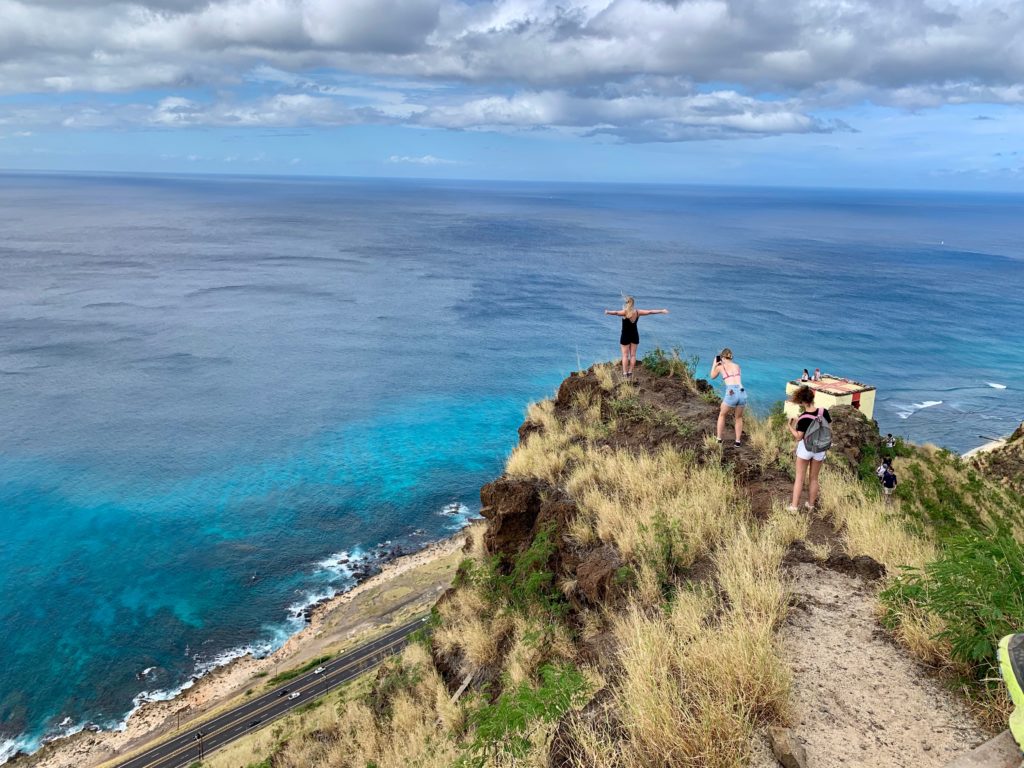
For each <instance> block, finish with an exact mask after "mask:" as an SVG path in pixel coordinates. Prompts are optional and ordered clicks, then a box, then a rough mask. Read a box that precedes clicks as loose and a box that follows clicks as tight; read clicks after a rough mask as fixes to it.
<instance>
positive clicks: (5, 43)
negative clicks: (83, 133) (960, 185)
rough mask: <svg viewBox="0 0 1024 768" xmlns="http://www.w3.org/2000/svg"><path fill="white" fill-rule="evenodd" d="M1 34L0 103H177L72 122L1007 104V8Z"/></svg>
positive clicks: (630, 120)
mask: <svg viewBox="0 0 1024 768" xmlns="http://www.w3.org/2000/svg"><path fill="white" fill-rule="evenodd" d="M0 19H3V22H2V25H0V90H2V91H3V92H6V93H26V92H50V93H60V94H68V93H73V94H76V95H79V96H81V94H103V93H107V92H114V91H128V92H130V91H133V90H141V89H154V88H159V89H162V90H164V91H165V92H167V91H174V92H175V94H176V95H174V96H171V97H168V98H164V99H163V100H157V103H155V104H148V105H147V104H145V103H138V104H134V105H127V106H126V105H125V104H124V103H123V101H124V100H123V99H119V100H118V101H117V102H114V103H109V104H104V103H102V102H100V101H98V100H97V98H96V97H91V98H90V97H87V96H86V97H82V98H80V99H79V103H78V104H76V105H74V106H64V107H60V108H54V109H51V110H50V113H51V114H50V116H49V118H48V119H49V120H50V122H51V124H59V125H64V126H65V127H68V128H89V127H100V126H103V125H135V124H141V125H147V126H152V127H160V128H168V129H170V128H175V127H185V126H203V125H209V126H238V127H247V126H259V127H281V126H298V125H349V124H356V123H410V124H417V125H425V126H434V127H440V128H451V129H466V130H473V129H496V130H532V129H536V128H550V129H554V130H562V131H572V132H578V133H583V134H587V133H589V134H593V133H601V134H608V135H612V136H615V137H617V138H618V139H620V140H625V141H678V140H690V139H701V138H730V137H741V136H763V135H776V134H782V133H809V132H821V131H829V130H836V129H837V128H842V126H841V125H839V124H837V123H829V122H827V121H825V120H823V119H821V118H820V117H817V116H816V113H819V112H821V111H823V110H827V109H835V108H843V107H846V106H849V105H856V104H861V103H864V102H872V103H875V104H880V105H886V106H892V107H897V108H901V109H911V110H914V109H926V108H934V107H941V106H943V105H948V104H1010V105H1018V104H1024V3H1021V2H1019V1H1018V0H907V2H901V3H895V4H894V3H891V2H889V1H888V0H844V2H841V3H840V2H822V0H792V2H787V3H778V2H772V1H769V0H685V1H683V0H344V1H342V0H208V1H207V0H109V1H108V0H36V1H35V2H28V0H0ZM246 81H248V83H249V84H250V86H251V87H252V88H257V89H259V90H261V91H262V93H263V95H261V96H259V97H253V96H252V95H251V88H247V89H243V88H239V87H238V86H240V85H241V84H243V83H245V82H246ZM723 84H727V85H723ZM198 86H202V87H205V89H206V92H213V93H216V94H217V96H216V98H215V99H214V100H213V101H212V102H211V101H200V100H199V99H198V97H195V96H193V95H192V94H194V93H197V92H198V91H197V90H195V89H196V87H198ZM62 98H63V99H65V100H66V99H67V98H68V97H67V96H64V97H62ZM61 103H62V104H66V103H67V102H66V101H63V102H61ZM5 109H6V110H7V113H6V114H0V120H2V121H4V122H7V123H10V122H11V115H12V114H13V108H12V107H7V108H5ZM19 109H20V108H19ZM43 112H45V110H36V111H35V112H34V115H35V116H36V117H37V118H42V117H43ZM24 114H26V115H28V114H29V113H28V112H25V113H24ZM29 116H31V115H29Z"/></svg>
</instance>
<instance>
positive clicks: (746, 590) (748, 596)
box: [715, 526, 788, 628]
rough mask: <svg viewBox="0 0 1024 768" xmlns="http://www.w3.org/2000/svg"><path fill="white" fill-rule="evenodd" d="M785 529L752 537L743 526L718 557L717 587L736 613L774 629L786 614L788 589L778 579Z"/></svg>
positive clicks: (785, 545) (773, 530) (718, 553)
mask: <svg viewBox="0 0 1024 768" xmlns="http://www.w3.org/2000/svg"><path fill="white" fill-rule="evenodd" d="M782 530H783V529H782V528H781V527H780V528H767V527H766V528H765V529H762V530H761V531H760V533H759V534H758V533H755V534H754V536H752V535H751V533H750V531H749V530H748V529H747V527H746V526H743V527H741V528H740V529H739V531H738V532H737V533H736V535H735V536H734V538H733V539H732V541H730V542H729V543H728V545H727V546H725V547H723V548H722V549H720V550H719V551H718V552H717V553H716V555H715V566H716V571H717V576H718V584H719V586H720V587H721V588H722V590H723V591H724V592H725V594H726V595H727V596H728V598H729V603H730V606H731V609H732V611H733V613H735V614H736V615H739V616H743V617H746V618H747V619H749V620H750V621H752V622H754V623H758V624H764V625H765V626H768V627H771V628H774V627H776V626H778V624H780V623H781V621H782V619H783V618H784V617H785V615H786V590H785V588H784V586H783V584H782V581H781V580H780V579H779V566H780V565H781V564H782V558H783V557H784V556H785V554H786V547H787V546H788V542H783V541H782V537H781V536H780V535H779V533H780V531H782ZM755 537H756V538H755Z"/></svg>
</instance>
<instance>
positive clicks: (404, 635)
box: [117, 617, 427, 768]
mask: <svg viewBox="0 0 1024 768" xmlns="http://www.w3.org/2000/svg"><path fill="white" fill-rule="evenodd" d="M426 620H427V619H426V617H423V618H419V619H416V620H415V621H411V622H409V623H408V624H405V625H403V626H401V627H399V628H398V629H394V630H392V631H391V632H388V633H387V634H386V635H384V636H383V637H380V638H378V639H377V640H374V641H373V642H372V643H367V644H366V645H363V646H360V647H359V648H357V649H356V650H354V651H350V652H349V653H346V654H345V655H344V656H339V657H338V658H336V659H332V660H331V661H328V662H324V664H323V665H322V666H323V668H324V671H323V672H321V673H320V674H319V675H315V674H313V672H312V671H310V672H307V673H306V674H304V675H301V676H299V677H296V678H294V679H292V680H289V681H288V682H287V683H284V684H283V685H281V686H279V687H278V688H274V689H273V690H270V691H268V692H267V693H264V694H261V695H260V696H258V697H256V698H255V699H253V700H252V701H247V702H246V703H245V704H242V705H241V706H239V707H236V708H235V709H232V710H230V711H228V712H225V713H223V714H221V715H218V716H217V717H215V718H214V719H212V720H208V721H207V722H205V723H202V724H201V725H198V726H196V727H194V728H190V729H187V730H184V731H182V732H181V733H180V734H178V735H176V736H174V737H173V738H171V739H169V740H167V741H165V742H163V743H162V744H159V745H158V746H155V747H153V748H152V749H149V750H146V751H145V752H142V753H140V754H138V755H135V756H134V757H132V758H131V759H129V760H125V761H124V762H122V763H117V768H184V767H185V766H189V765H192V764H193V763H195V762H196V761H197V760H199V759H200V757H199V756H200V741H201V743H202V754H203V755H204V756H205V755H209V754H210V753H211V752H212V751H213V750H215V749H217V748H219V747H223V746H224V745H225V744H229V743H230V742H232V741H234V740H235V739H238V738H241V737H242V736H244V735H245V734H247V733H249V732H250V731H252V730H255V729H259V728H262V727H263V726H265V725H266V724H267V723H269V722H270V721H271V720H276V719H277V718H279V717H281V716H282V715H284V714H287V713H288V712H290V711H291V710H293V709H296V708H297V707H301V706H302V705H304V704H308V703H309V702H311V701H313V699H315V698H316V697H317V696H322V695H323V694H324V693H326V692H327V691H328V690H330V689H331V688H334V687H336V686H338V685H340V684H342V683H344V682H347V681H349V680H351V679H353V678H355V677H358V676H359V675H361V674H362V673H363V672H365V671H366V670H368V669H372V668H373V667H375V666H376V665H377V664H379V663H380V662H381V661H383V660H384V659H386V658H387V657H388V656H391V655H392V654H395V653H397V652H398V651H400V650H401V649H402V648H403V647H405V644H406V643H407V642H408V639H409V635H410V634H411V633H413V632H415V631H416V630H417V629H419V628H420V627H422V626H423V624H424V623H425V622H426ZM294 693H298V694H299V695H298V696H297V697H295V698H294V699H292V698H289V694H294ZM200 734H201V735H202V739H201V740H200Z"/></svg>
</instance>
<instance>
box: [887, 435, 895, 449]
mask: <svg viewBox="0 0 1024 768" xmlns="http://www.w3.org/2000/svg"><path fill="white" fill-rule="evenodd" d="M885 447H886V448H888V449H890V450H892V449H893V448H895V447H896V438H895V437H893V436H892V432H890V433H889V434H887V435H886V436H885Z"/></svg>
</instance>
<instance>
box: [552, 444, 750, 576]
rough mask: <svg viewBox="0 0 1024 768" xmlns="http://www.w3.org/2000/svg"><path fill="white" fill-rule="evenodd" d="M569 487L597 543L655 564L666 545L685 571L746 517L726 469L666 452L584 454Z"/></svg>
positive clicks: (747, 511)
mask: <svg viewBox="0 0 1024 768" xmlns="http://www.w3.org/2000/svg"><path fill="white" fill-rule="evenodd" d="M566 487H567V488H568V490H569V492H570V493H571V494H572V496H573V497H574V498H575V499H576V500H577V503H578V505H579V508H580V512H579V514H580V516H583V517H585V518H586V519H587V520H589V521H590V522H591V524H592V525H593V528H594V530H595V531H596V533H597V536H598V538H599V539H600V540H601V541H603V542H607V543H610V544H614V545H615V546H616V547H618V549H619V551H620V552H621V553H622V555H623V556H624V557H625V558H627V559H630V560H641V561H642V560H643V559H644V558H648V559H650V558H652V557H655V556H656V555H655V554H654V553H655V552H657V551H658V550H659V549H660V548H661V547H662V545H663V544H664V540H665V539H666V538H668V539H670V540H671V542H672V544H673V546H674V548H675V553H676V555H677V557H678V558H679V559H678V565H680V566H681V567H685V566H687V565H690V564H691V563H693V562H694V560H696V559H697V558H698V557H700V556H702V555H704V554H706V553H707V552H708V551H709V550H710V549H711V547H712V546H713V545H714V543H715V542H718V541H721V540H722V539H724V538H725V537H726V536H727V535H728V534H729V533H730V532H731V531H733V530H735V529H736V527H737V526H738V525H739V524H740V523H742V522H743V521H744V520H746V519H747V517H748V516H749V510H748V509H747V507H746V506H745V504H744V502H743V501H742V500H741V498H740V496H739V494H738V493H737V490H736V486H735V481H734V478H733V476H732V475H731V474H730V472H729V471H728V470H727V469H725V468H723V467H721V466H715V465H705V466H695V465H694V464H693V463H692V462H690V461H689V460H688V459H687V457H686V456H683V455H682V454H680V453H678V452H676V451H673V450H671V449H668V448H666V449H663V450H661V451H659V452H658V453H656V454H653V455H652V454H633V453H630V452H627V451H589V452H588V453H587V455H586V456H585V458H584V459H583V460H582V461H581V462H580V463H579V464H578V465H576V467H575V469H574V470H573V471H572V472H571V474H570V476H569V478H568V480H567V481H566Z"/></svg>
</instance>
